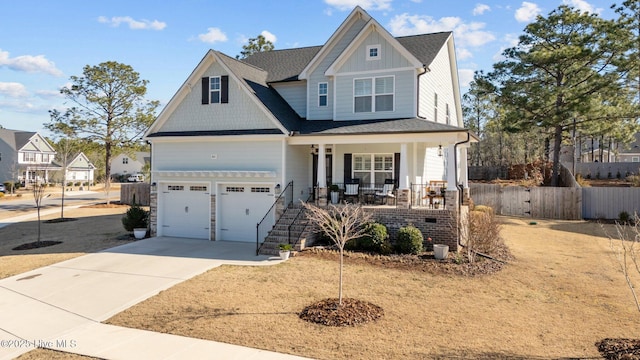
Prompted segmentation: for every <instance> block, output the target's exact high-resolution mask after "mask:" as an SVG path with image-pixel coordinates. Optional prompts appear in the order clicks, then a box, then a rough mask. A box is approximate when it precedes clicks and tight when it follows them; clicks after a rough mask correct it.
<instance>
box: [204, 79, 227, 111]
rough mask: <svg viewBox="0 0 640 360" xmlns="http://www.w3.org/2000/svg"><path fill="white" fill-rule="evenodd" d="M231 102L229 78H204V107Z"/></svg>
mask: <svg viewBox="0 0 640 360" xmlns="http://www.w3.org/2000/svg"><path fill="white" fill-rule="evenodd" d="M228 102H229V76H227V75H222V76H210V77H203V78H202V105H207V104H226V103H228Z"/></svg>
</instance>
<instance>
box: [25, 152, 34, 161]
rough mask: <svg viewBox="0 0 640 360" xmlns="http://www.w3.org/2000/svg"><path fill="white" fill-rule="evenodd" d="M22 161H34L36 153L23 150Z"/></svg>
mask: <svg viewBox="0 0 640 360" xmlns="http://www.w3.org/2000/svg"><path fill="white" fill-rule="evenodd" d="M22 154H23V155H22V161H24V162H36V153H33V152H24V153H22Z"/></svg>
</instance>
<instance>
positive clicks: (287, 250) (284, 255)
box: [278, 244, 293, 260]
mask: <svg viewBox="0 0 640 360" xmlns="http://www.w3.org/2000/svg"><path fill="white" fill-rule="evenodd" d="M278 247H279V248H280V252H279V253H280V259H282V260H287V259H288V258H289V255H290V254H291V250H293V246H291V244H280V245H279V246H278Z"/></svg>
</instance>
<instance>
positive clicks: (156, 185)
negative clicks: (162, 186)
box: [151, 182, 158, 191]
mask: <svg viewBox="0 0 640 360" xmlns="http://www.w3.org/2000/svg"><path fill="white" fill-rule="evenodd" d="M157 189H158V184H156V183H155V182H152V183H151V191H156V190H157Z"/></svg>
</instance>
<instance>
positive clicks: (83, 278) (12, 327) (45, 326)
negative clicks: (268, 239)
mask: <svg viewBox="0 0 640 360" xmlns="http://www.w3.org/2000/svg"><path fill="white" fill-rule="evenodd" d="M278 263H280V260H279V258H275V257H274V258H270V257H267V256H255V244H251V243H235V242H220V241H219V242H210V241H204V240H194V239H179V238H163V237H160V238H151V239H146V240H141V241H136V242H133V243H129V244H126V245H122V246H118V247H115V248H111V249H107V250H104V251H102V252H99V253H93V254H88V255H84V256H81V257H77V258H74V259H70V260H67V261H63V262H60V263H57V264H53V265H50V266H45V267H42V268H39V269H36V270H32V271H29V272H26V273H23V274H19V275H16V276H13V277H10V278H6V279H2V280H0V359H12V358H14V357H16V356H19V355H20V354H23V353H26V352H28V351H30V350H32V349H34V348H36V347H44V348H50V349H55V350H60V351H65V352H72V353H76V354H82V355H88V356H94V357H98V358H104V359H204V358H212V357H215V358H221V359H301V358H300V357H296V356H291V355H285V354H279V353H274V352H269V351H264V350H258V349H251V348H246V347H242V346H236V345H230V344H225V343H219V342H215V341H207V340H200V339H193V338H187V337H183V336H177V335H169V334H162V333H156V332H151V331H144V330H136V329H130V328H124V327H119V326H112V325H106V324H101V323H100V322H101V321H104V320H106V319H108V318H110V317H111V316H113V315H115V314H117V313H119V312H121V311H123V310H125V309H127V308H129V307H131V306H133V305H135V304H137V303H139V302H141V301H143V300H145V299H147V298H149V297H152V296H154V295H156V294H157V293H159V292H160V291H162V290H165V289H168V288H170V287H172V286H174V285H175V284H178V283H180V282H182V281H185V280H187V279H190V278H192V277H193V276H196V275H198V274H201V273H203V272H205V271H207V270H209V269H211V268H214V267H217V266H220V265H223V264H232V265H245V266H266V265H273V264H278Z"/></svg>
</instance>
